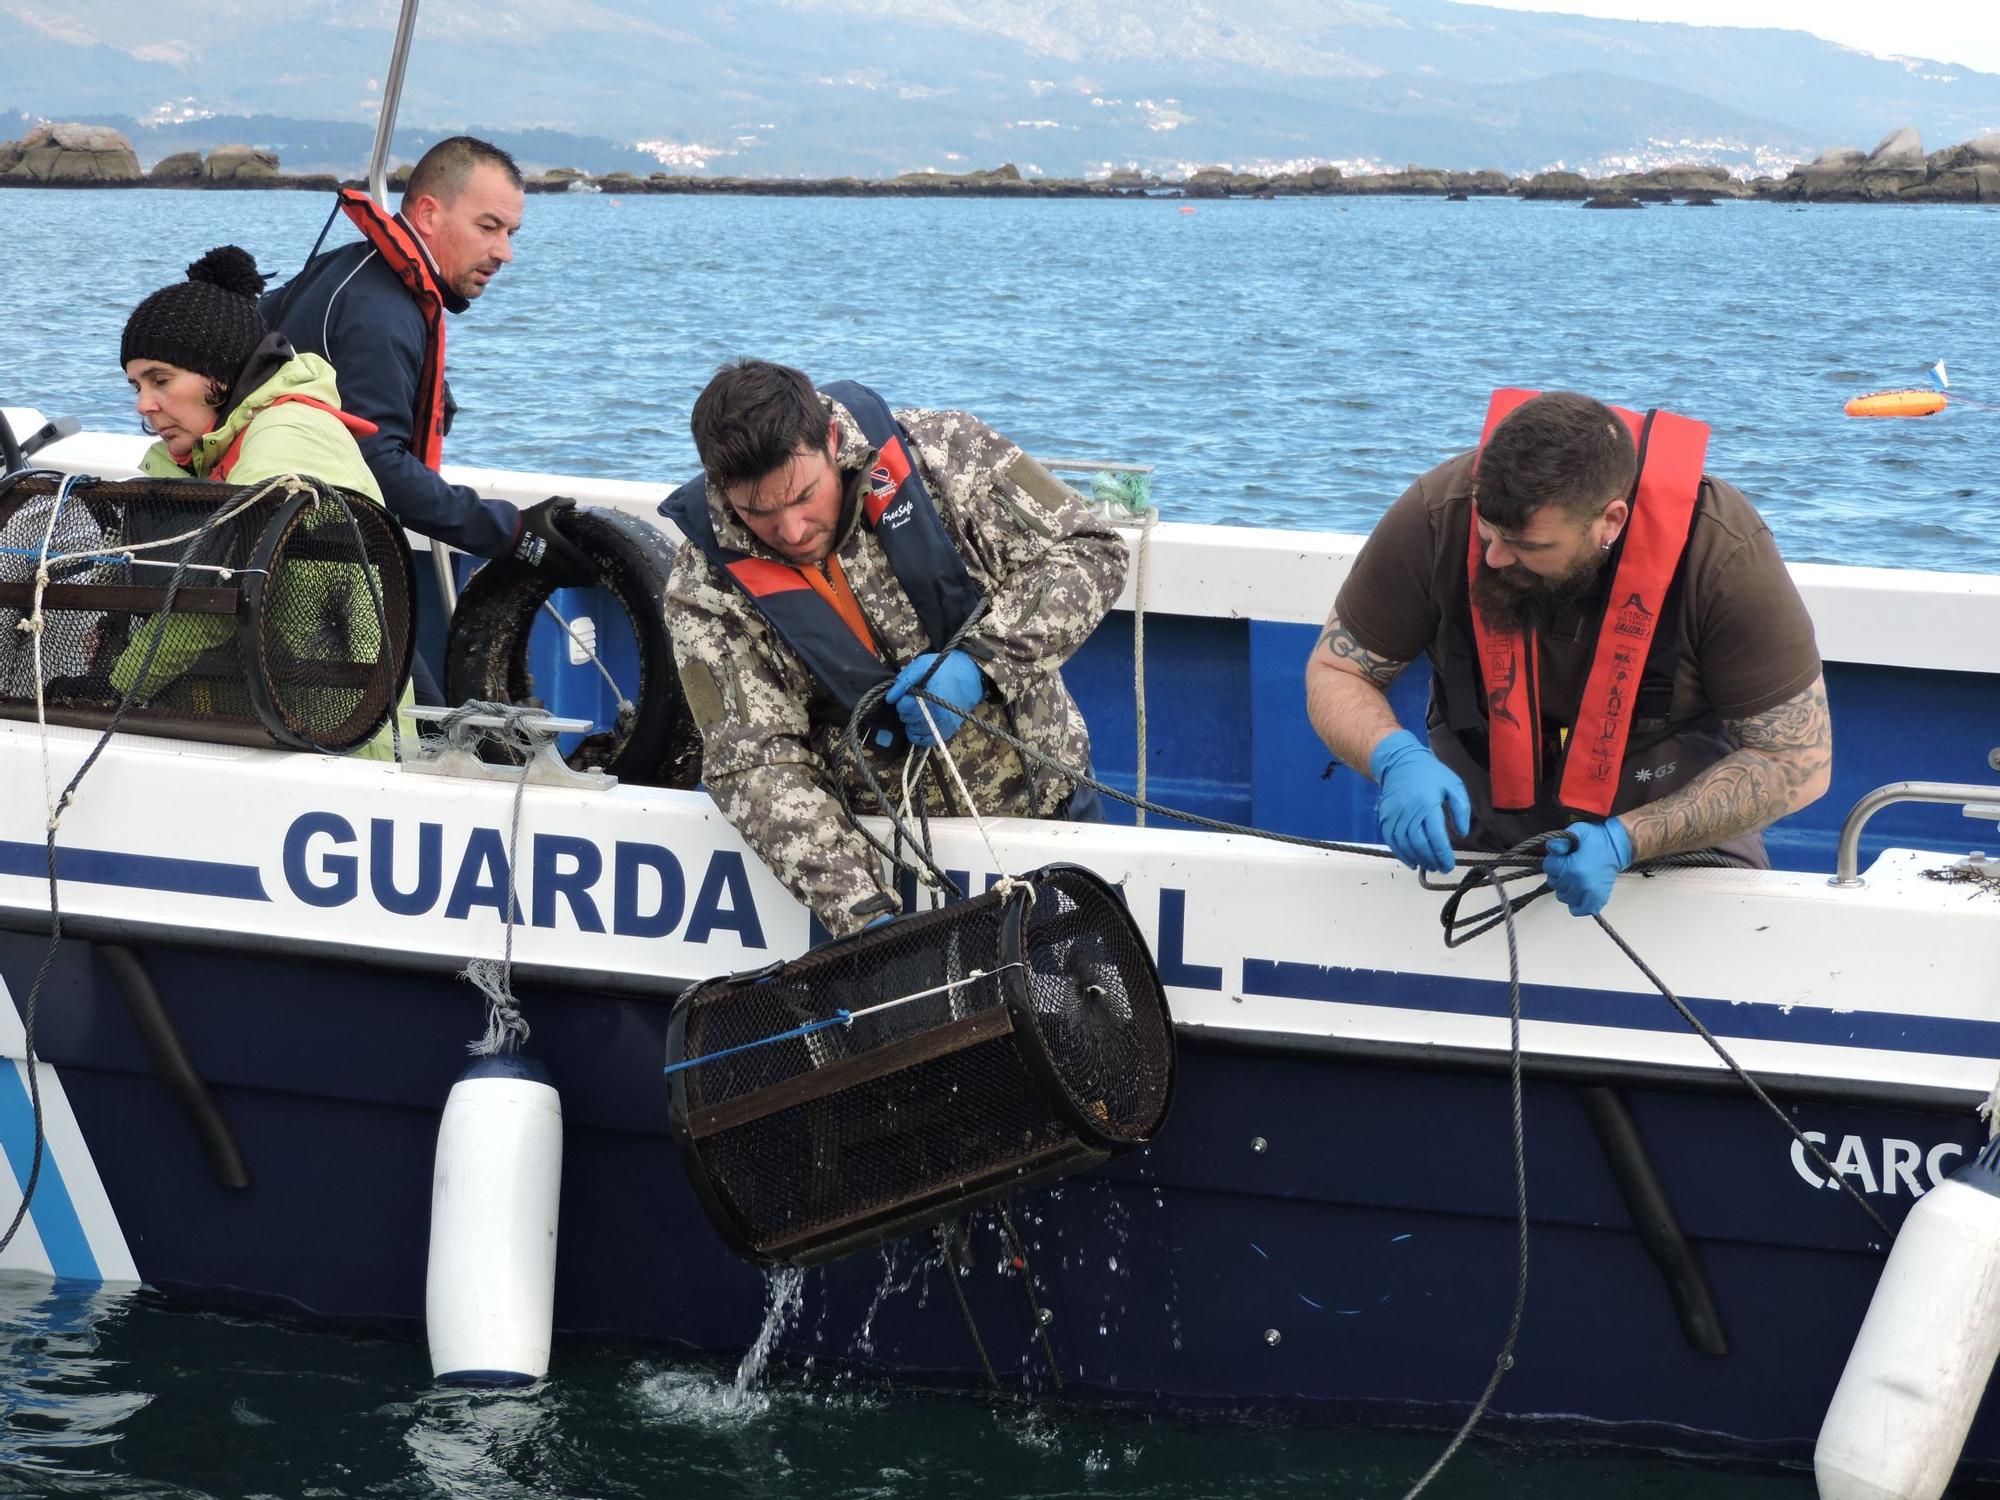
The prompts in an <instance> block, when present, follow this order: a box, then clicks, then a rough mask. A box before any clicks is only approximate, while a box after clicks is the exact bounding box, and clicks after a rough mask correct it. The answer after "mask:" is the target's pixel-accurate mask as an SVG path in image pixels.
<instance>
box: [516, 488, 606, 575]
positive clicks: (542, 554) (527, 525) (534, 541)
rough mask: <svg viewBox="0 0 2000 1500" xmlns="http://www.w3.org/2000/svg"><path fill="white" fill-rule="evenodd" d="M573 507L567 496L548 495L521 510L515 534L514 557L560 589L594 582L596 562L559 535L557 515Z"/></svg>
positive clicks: (574, 504) (573, 502) (574, 544)
mask: <svg viewBox="0 0 2000 1500" xmlns="http://www.w3.org/2000/svg"><path fill="white" fill-rule="evenodd" d="M574 509H576V502H575V501H574V500H572V499H570V497H569V496H567V495H551V496H549V498H548V499H546V500H544V501H543V502H542V503H541V504H540V505H531V506H529V507H528V508H527V509H526V510H524V511H522V512H521V526H520V529H519V530H518V531H516V532H515V533H514V557H515V559H516V560H517V561H519V562H524V563H526V564H527V565H528V566H529V567H531V568H533V569H534V570H535V571H536V572H537V573H539V574H540V575H541V576H542V577H543V578H545V579H547V580H548V581H549V582H550V583H551V584H553V585H554V586H555V587H557V588H559V589H587V588H590V587H591V586H593V585H594V584H595V583H596V582H597V564H596V563H594V562H592V561H591V560H590V554H589V553H588V552H585V551H584V550H583V548H581V547H579V546H577V544H576V543H575V542H572V541H571V540H570V539H569V538H568V537H566V536H564V535H563V534H562V530H561V528H560V527H559V525H558V523H557V520H556V518H557V517H558V516H559V515H561V514H562V513H563V512H564V511H566V510H574Z"/></svg>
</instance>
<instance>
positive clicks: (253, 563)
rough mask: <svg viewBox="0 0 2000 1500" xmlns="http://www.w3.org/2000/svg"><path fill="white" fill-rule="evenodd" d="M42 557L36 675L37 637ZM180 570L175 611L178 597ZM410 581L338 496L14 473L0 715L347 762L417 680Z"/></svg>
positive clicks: (405, 554)
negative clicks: (38, 589) (39, 707)
mask: <svg viewBox="0 0 2000 1500" xmlns="http://www.w3.org/2000/svg"><path fill="white" fill-rule="evenodd" d="M44 556H46V558H47V560H48V571H49V583H48V586H47V588H46V589H45V590H44V591H43V594H42V599H41V605H42V620H43V623H42V630H41V640H40V647H41V649H40V661H39V663H38V662H37V660H36V651H35V640H34V635H33V633H32V632H31V631H28V630H22V629H20V628H19V626H20V624H21V622H22V621H23V620H30V619H31V618H32V614H33V610H34V606H35V576H36V571H37V569H38V567H39V566H40V565H41V563H42V560H43V558H44ZM177 568H178V578H179V582H178V584H177V585H175V586H174V589H173V607H172V609H171V610H169V609H168V608H167V602H168V600H167V595H168V589H169V585H170V583H172V581H173V580H174V578H175V576H176V570H177ZM414 594H415V573H414V571H413V569H412V567H411V563H410V554H409V548H408V547H407V546H406V545H405V543H404V541H403V533H402V529H401V528H400V527H399V526H397V525H396V523H395V522H394V521H393V520H392V519H391V518H390V517H389V514H388V513H387V512H386V511H385V510H384V509H383V508H382V507H381V506H379V505H377V504H374V503H373V502H372V501H369V500H366V499H364V498H362V497H360V496H355V495H349V494H347V493H346V492H344V491H342V490H338V489H334V488H332V487H331V486H328V485H324V484H320V483H318V482H315V481H311V480H303V479H289V478H288V479H280V480H274V481H272V482H271V483H269V484H264V485H257V486H242V487H238V486H232V485H223V484H209V483H206V482H197V481H193V480H158V479H135V480H97V479H71V480H65V479H63V478H62V477H61V476H60V475H54V474H47V473H29V474H25V475H19V476H16V477H15V478H13V479H12V480H10V481H8V482H7V483H6V484H5V486H4V487H3V488H0V717H5V718H14V719H24V718H25V719H32V718H34V716H35V712H36V710H35V686H36V680H37V677H38V676H39V678H40V680H41V684H42V696H43V702H44V705H45V708H44V711H45V713H46V716H47V718H48V720H49V721H50V722H51V723H56V724H77V725H83V726H85V727H88V728H99V727H102V726H103V725H105V724H106V723H108V722H109V721H110V719H111V716H112V715H113V713H115V712H116V711H117V709H118V706H119V704H120V702H121V701H123V700H124V699H126V698H127V697H128V696H129V697H130V699H131V702H130V705H129V706H128V708H127V709H126V712H125V717H124V719H123V720H122V721H121V722H122V724H123V725H124V727H126V728H130V729H134V730H139V731H142V732H145V733H151V734H167V735H174V736H179V737H183V738H189V739H203V740H220V741H226V742H231V743H236V744H253V745H279V746H283V747H286V748H289V749H298V750H325V751H333V752H340V751H345V750H351V749H353V748H354V747H355V746H357V745H360V744H362V743H363V742H364V741H366V740H367V739H368V738H369V737H370V736H371V735H373V734H374V733H375V732H376V731H377V730H378V729H380V728H381V726H382V724H383V723H384V722H385V721H386V720H387V719H388V716H389V713H390V711H391V709H392V708H393V707H394V706H395V703H396V700H397V698H398V697H399V696H400V694H401V692H402V687H403V683H404V681H405V680H406V679H407V677H408V675H409V670H410V653H411V649H412V645H413V635H412V626H411V620H412V610H411V605H412V600H413V597H414Z"/></svg>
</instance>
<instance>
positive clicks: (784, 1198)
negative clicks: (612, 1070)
mask: <svg viewBox="0 0 2000 1500" xmlns="http://www.w3.org/2000/svg"><path fill="white" fill-rule="evenodd" d="M667 1064H668V1066H667V1073H668V1086H669V1091H670V1101H669V1102H670V1118H671V1124H672V1129H673V1133H674V1138H675V1140H676V1142H677V1143H678V1144H679V1146H680V1149H681V1158H682V1162H683V1164H684V1165H685V1166H686V1168H687V1172H688V1176H689V1179H690V1181H691V1182H692V1183H693V1185H694V1189H695V1193H696V1196H697V1197H698V1198H699V1199H700V1200H701V1202H702V1205H703V1207H704V1208H705V1209H706V1210H707V1212H708V1214H709V1217H710V1218H711V1220H713V1222H714V1224H715V1226H716V1228H717V1229H718V1230H719V1231H720V1232H721V1234H722V1236H723V1238H724V1239H725V1240H726V1241H727V1242H728V1243H729V1245H730V1246H731V1247H732V1248H733V1249H735V1250H736V1251H737V1252H738V1253H739V1254H742V1255H745V1256H747V1257H749V1258H750V1259H752V1260H755V1261H759V1262H764V1263H783V1264H789V1265H797V1266H809V1265H815V1264H818V1263H820V1262H822V1261H826V1260H832V1259H834V1258H836V1257H838V1256H842V1255H847V1254H850V1253H852V1252H853V1251H856V1250H860V1249H864V1248H866V1247H867V1246H869V1245H873V1244H877V1243H880V1242H881V1241H883V1240H886V1239H891V1238H895V1237H897V1236H900V1235H905V1234H910V1233H913V1232H915V1231H918V1230H921V1229H925V1228H928V1227H930V1226H932V1225H935V1224H939V1223H943V1222H945V1221H947V1220H949V1219H951V1218H954V1217H956V1216H958V1215H959V1214H962V1213H964V1212H965V1211H966V1210H967V1209H968V1208H971V1207H973V1206H976V1205H978V1204H980V1203H985V1202H990V1201H993V1200H995V1199H998V1198H1002V1197H1005V1196H1007V1195H1008V1194H1011V1193H1014V1192H1017V1191H1020V1190H1021V1189H1023V1188H1027V1187H1030V1186H1033V1185H1036V1184H1039V1183H1043V1182H1048V1181H1052V1180H1054V1179H1056V1178H1058V1177H1063V1176H1066V1175H1068V1174H1070V1173H1072V1172H1076V1171H1080V1170H1082V1169H1084V1168H1086V1167H1090V1166H1094V1165H1096V1164H1097V1163H1099V1162H1102V1161H1104V1160H1106V1159H1107V1158H1108V1157H1109V1156H1111V1155H1112V1154H1114V1153H1116V1152H1119V1151H1123V1150H1126V1149H1128V1148H1130V1147H1133V1146H1138V1145H1142V1144H1144V1143H1145V1142H1147V1141H1149V1140H1151V1139H1152V1138H1153V1136H1154V1134H1155V1133H1156V1132H1157V1131H1158V1129H1159V1128H1160V1125H1161V1124H1162V1122H1163V1121H1164V1120H1165V1118H1166V1114H1167V1109H1168V1106H1169V1105H1170V1103H1171V1101H1172V1096H1173V1083H1174V1031H1173V1017H1172V1016H1171V1014H1170V1013H1169V1012H1168V1009H1167V1000H1166V994H1165V992H1164V991H1163V990H1162V988H1161V985H1160V977H1159V972H1158V970H1157V969H1156V968H1155V967H1154V963H1153V957H1152V954H1151V953H1150V952H1149V951H1148V950H1147V947H1146V943H1145V939H1144V937H1143V936H1142V935H1141V934H1140V932H1139V930H1138V928H1137V926H1136V925H1135V924H1134V922H1133V920H1132V917H1131V914H1130V912H1128V911H1127V910H1126V907H1125V902H1124V900H1123V898H1122V897H1121V896H1120V894H1119V893H1118V891H1117V890H1116V889H1115V888H1114V887H1113V886H1111V885H1109V884H1107V883H1106V882H1105V881H1104V880H1102V879H1101V878H1100V877H1098V876H1097V875H1094V874H1092V873H1091V872H1090V871H1088V870H1084V869H1081V868H1079V867H1077V866H1073V865H1051V866H1048V867H1046V868H1044V869H1041V870H1037V871H1035V872H1034V873H1033V874H1031V875H1027V876H1023V877H1021V878H1020V879H1019V880H1018V881H1016V882H1011V883H1003V884H1001V885H1000V886H997V887H995V888H994V889H993V890H991V891H988V892H987V893H986V894H985V895H983V896H978V897H974V898H972V899H970V900H966V901H962V902H958V903H956V904H954V905H951V906H947V907H944V908H941V909H939V910H936V911H931V912H924V913H920V914H918V915H915V916H909V917H904V918H902V919H900V920H898V921H896V922H893V923H890V924H887V925H886V926H882V927H878V928H875V929H873V930H870V931H867V932H863V933H860V934H857V935H855V936H853V937H849V938H845V939H841V940H839V941H836V942H832V943H828V944H825V945H824V946H822V947H819V948H816V949H814V950H812V951H811V952H809V953H807V954H805V955H804V956H803V957H801V958H798V959H794V960H792V961H790V962H788V963H783V964H778V965H774V966H772V967H770V968H767V969H762V970H758V971H755V972H752V973H748V974H738V975H732V976H728V977H724V978H719V979H712V980H707V981H704V982H703V983H701V984H698V985H695V986H693V987H692V988H690V989H689V990H687V991H686V992H684V993H683V994H682V995H681V996H680V998H679V1000H678V1001H677V1002H676V1004H675V1007H674V1013H673V1017H672V1020H671V1022H670V1023H669V1027H668V1036H667Z"/></svg>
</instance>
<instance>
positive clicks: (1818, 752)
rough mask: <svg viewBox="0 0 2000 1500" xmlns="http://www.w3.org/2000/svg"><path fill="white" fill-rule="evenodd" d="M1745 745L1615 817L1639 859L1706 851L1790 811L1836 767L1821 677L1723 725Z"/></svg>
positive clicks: (1813, 792)
mask: <svg viewBox="0 0 2000 1500" xmlns="http://www.w3.org/2000/svg"><path fill="white" fill-rule="evenodd" d="M1725 724H1726V727H1727V728H1728V730H1729V732H1730V733H1731V735H1733V736H1734V737H1735V739H1736V741H1737V743H1738V744H1740V745H1741V746H1742V747H1743V748H1742V749H1740V750H1738V751H1737V752H1736V753H1735V754H1734V755H1729V756H1725V757H1724V758H1723V759H1722V760H1720V761H1717V762H1716V763H1715V764H1714V765H1712V766H1710V767H1709V768H1708V769H1707V770H1706V771H1703V772H1702V773H1701V774H1700V775H1699V776H1697V777H1696V778H1695V779H1694V780H1693V781H1691V782H1689V783H1688V784H1687V785H1686V786H1684V787H1682V788H1681V789H1680V790H1679V791H1678V792H1675V793H1673V794H1672V795H1671V796H1667V797H1662V798H1661V799H1660V800H1659V801H1658V802H1650V803H1647V804H1646V805H1645V806H1644V807H1636V808H1634V809H1632V811H1630V812H1627V813H1620V814H1619V817H1620V818H1621V819H1622V820H1623V821H1624V823H1625V825H1626V827H1627V828H1628V829H1629V830H1630V831H1631V833H1632V835H1633V839H1632V842H1633V844H1634V845H1635V846H1637V847H1639V848H1640V849H1642V851H1643V853H1642V855H1641V857H1643V858H1654V857H1657V856H1659V855H1662V854H1678V853H1681V852H1683V851H1685V850H1689V849H1705V848H1708V847H1710V846H1711V845H1714V844H1716V843H1719V842H1720V841H1722V840H1723V839H1727V838H1732V837H1734V836H1735V835H1737V834H1741V833H1748V832H1751V831H1752V830H1754V829H1760V828H1763V827H1765V826H1766V825H1767V824H1770V823H1774V822H1776V821H1777V820H1778V819H1779V818H1782V817H1783V816H1784V815H1785V814H1786V813H1789V812H1795V811H1797V810H1798V809H1799V808H1801V807H1803V806H1805V805H1806V804H1807V803H1808V802H1810V801H1811V800H1812V798H1813V797H1814V796H1817V795H1818V791H1817V790H1815V788H1816V786H1818V784H1819V783H1820V782H1821V779H1822V778H1823V777H1825V776H1826V775H1827V774H1828V773H1829V772H1830V771H1831V768H1832V765H1833V723H1832V720H1831V718H1830V717H1829V716H1828V713H1827V707H1826V683H1825V679H1823V678H1820V679H1815V681H1814V682H1813V685H1812V686H1811V687H1809V688H1807V689H1806V690H1805V691H1804V692H1802V693H1799V694H1798V695H1797V696H1795V697H1792V698H1788V699H1786V700H1785V701H1784V702H1783V703H1780V704H1779V705H1778V706H1777V707H1776V708H1773V709H1769V710H1767V711H1766V712H1764V713H1761V714H1753V715H1751V716H1750V717H1749V718H1747V719H1730V720H1727V721H1725Z"/></svg>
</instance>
